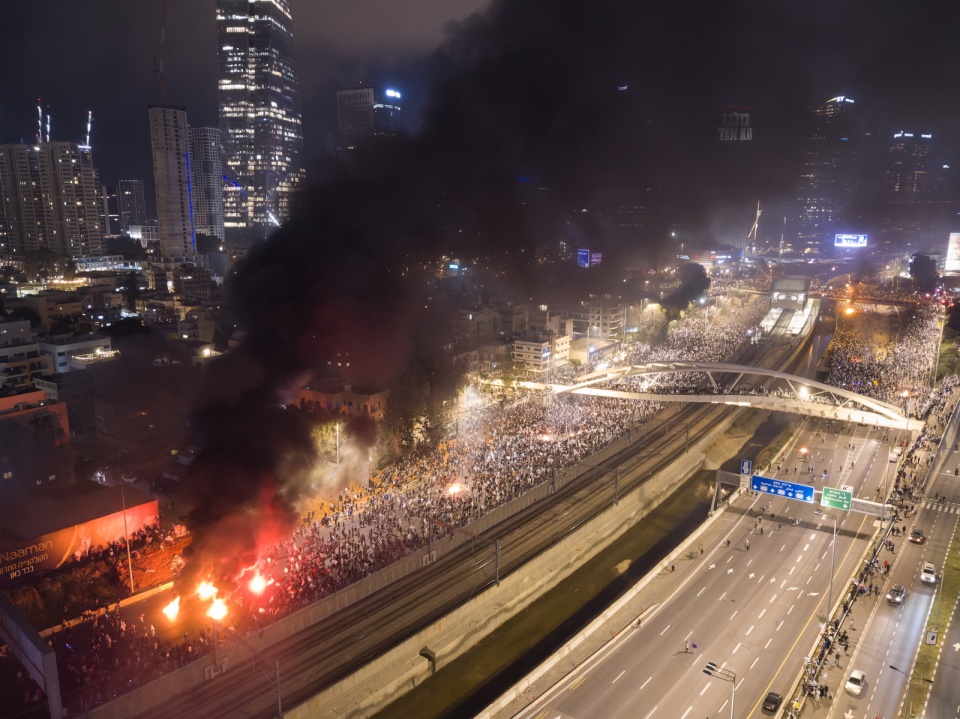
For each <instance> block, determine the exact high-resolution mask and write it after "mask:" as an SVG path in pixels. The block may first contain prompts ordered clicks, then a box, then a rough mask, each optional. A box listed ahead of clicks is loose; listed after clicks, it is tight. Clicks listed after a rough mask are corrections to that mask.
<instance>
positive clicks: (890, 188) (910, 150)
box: [884, 130, 933, 202]
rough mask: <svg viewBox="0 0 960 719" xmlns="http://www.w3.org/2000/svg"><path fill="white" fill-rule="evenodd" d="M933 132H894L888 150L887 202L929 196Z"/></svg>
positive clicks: (920, 198)
mask: <svg viewBox="0 0 960 719" xmlns="http://www.w3.org/2000/svg"><path fill="white" fill-rule="evenodd" d="M932 142H933V135H932V134H930V133H919V132H904V131H902V130H901V131H900V132H895V133H894V135H893V142H892V143H891V144H890V149H889V152H888V162H887V171H886V174H885V178H884V179H885V183H884V184H885V187H884V190H885V193H884V194H885V195H886V198H887V200H888V201H903V202H910V201H916V200H925V199H928V197H929V194H930V191H931V189H932V187H931V185H932V183H931V182H930V179H931V175H930V168H929V167H928V162H929V161H930V157H929V156H930V144H931V143H932Z"/></svg>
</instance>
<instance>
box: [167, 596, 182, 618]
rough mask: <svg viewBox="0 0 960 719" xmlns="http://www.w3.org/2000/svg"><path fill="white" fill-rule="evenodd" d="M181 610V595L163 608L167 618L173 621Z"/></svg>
mask: <svg viewBox="0 0 960 719" xmlns="http://www.w3.org/2000/svg"><path fill="white" fill-rule="evenodd" d="M179 612H180V597H177V598H176V599H174V600H173V601H172V602H170V603H169V604H168V605H167V606H165V607H164V608H163V613H164V614H166V615H167V619H169V620H170V621H171V622H172V621H173V620H174V619H176V618H177V614H178V613H179Z"/></svg>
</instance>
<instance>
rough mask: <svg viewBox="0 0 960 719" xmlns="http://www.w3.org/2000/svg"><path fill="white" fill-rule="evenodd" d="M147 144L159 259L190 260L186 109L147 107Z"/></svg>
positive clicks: (193, 248)
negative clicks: (154, 191) (154, 197)
mask: <svg viewBox="0 0 960 719" xmlns="http://www.w3.org/2000/svg"><path fill="white" fill-rule="evenodd" d="M150 144H151V147H152V148H153V180H154V184H155V185H156V189H157V219H158V220H159V223H160V255H161V256H162V257H163V259H171V260H172V259H190V258H192V257H193V255H194V253H195V252H196V246H197V245H196V239H195V237H194V231H193V210H192V207H191V197H190V155H189V151H188V150H189V146H188V141H187V110H186V108H184V107H171V106H168V105H150Z"/></svg>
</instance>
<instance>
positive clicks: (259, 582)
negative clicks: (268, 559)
mask: <svg viewBox="0 0 960 719" xmlns="http://www.w3.org/2000/svg"><path fill="white" fill-rule="evenodd" d="M247 586H248V587H250V591H251V592H253V593H254V594H263V590H264V589H266V588H267V580H266V579H264V578H263V577H262V576H261V575H260V574H259V573H258V574H254V575H253V578H252V579H251V580H250V583H249V584H248V585H247Z"/></svg>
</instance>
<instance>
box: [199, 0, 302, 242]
mask: <svg viewBox="0 0 960 719" xmlns="http://www.w3.org/2000/svg"><path fill="white" fill-rule="evenodd" d="M217 34H218V59H219V63H218V64H219V70H218V73H219V77H218V82H219V87H218V90H219V100H220V130H221V133H222V140H223V158H224V193H223V215H224V217H223V220H224V222H223V224H224V230H225V233H226V239H227V241H228V242H229V243H237V244H245V243H247V242H252V241H255V240H259V239H263V238H265V237H266V236H267V235H269V234H270V232H271V231H272V230H273V229H274V228H275V227H277V226H279V225H280V224H281V223H282V222H283V221H284V220H286V219H287V218H288V217H289V215H290V209H291V201H292V197H293V195H294V193H295V192H296V191H297V189H298V188H299V186H300V185H301V183H302V182H303V166H302V154H303V131H302V127H301V118H300V92H299V87H298V81H297V70H296V66H295V65H294V62H293V56H292V50H293V21H292V17H291V15H290V3H289V0H217Z"/></svg>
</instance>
